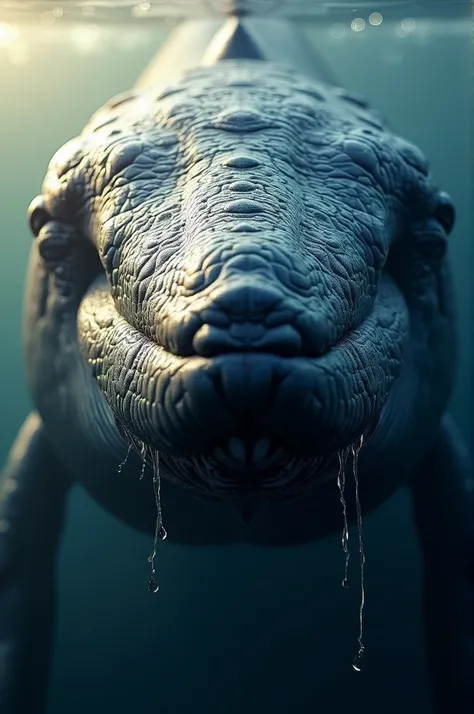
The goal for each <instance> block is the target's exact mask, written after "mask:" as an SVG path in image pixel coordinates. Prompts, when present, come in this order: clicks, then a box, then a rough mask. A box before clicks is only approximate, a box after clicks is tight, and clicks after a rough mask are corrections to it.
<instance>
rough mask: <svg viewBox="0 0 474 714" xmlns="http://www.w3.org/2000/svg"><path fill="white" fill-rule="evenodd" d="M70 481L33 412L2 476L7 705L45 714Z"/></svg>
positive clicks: (15, 712)
mask: <svg viewBox="0 0 474 714" xmlns="http://www.w3.org/2000/svg"><path fill="white" fill-rule="evenodd" d="M67 490H68V482H67V480H66V479H65V477H64V472H63V468H62V466H61V465H60V464H59V463H58V461H57V460H56V458H55V457H54V456H53V454H52V452H51V450H50V448H49V445H48V442H47V440H46V437H45V434H44V430H43V425H42V423H41V420H40V418H39V416H38V415H37V414H36V413H32V414H30V416H29V417H28V418H27V420H26V421H25V423H24V425H23V427H22V428H21V430H20V432H19V434H18V437H17V439H16V441H15V443H14V445H13V448H12V450H11V452H10V455H9V458H8V461H7V464H6V466H5V468H4V470H3V472H2V475H1V482H0V711H1V712H2V714H26V712H28V714H42V712H43V711H44V710H45V698H46V688H47V682H48V674H49V667H50V660H51V650H52V635H53V624H54V609H55V567H54V566H55V556H56V551H57V546H58V540H59V535H60V532H61V526H62V521H63V514H64V507H65V500H66V493H67Z"/></svg>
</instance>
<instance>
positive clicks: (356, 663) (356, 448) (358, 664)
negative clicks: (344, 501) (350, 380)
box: [351, 435, 365, 672]
mask: <svg viewBox="0 0 474 714" xmlns="http://www.w3.org/2000/svg"><path fill="white" fill-rule="evenodd" d="M363 444H364V437H363V435H362V436H361V437H360V440H359V443H358V444H353V445H352V447H351V450H352V471H353V474H354V488H355V501H356V513H357V531H358V534H359V562H360V606H359V637H358V643H359V651H358V652H357V654H356V656H355V657H354V659H353V662H352V666H353V668H354V669H355V671H356V672H360V671H361V669H362V667H363V660H364V652H365V647H364V639H363V630H364V627H363V626H364V605H365V586H364V564H365V553H364V541H363V537H362V511H361V507H360V498H359V474H358V466H359V453H360V450H361V449H362V446H363Z"/></svg>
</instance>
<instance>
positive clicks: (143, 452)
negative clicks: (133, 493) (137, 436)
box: [140, 441, 148, 481]
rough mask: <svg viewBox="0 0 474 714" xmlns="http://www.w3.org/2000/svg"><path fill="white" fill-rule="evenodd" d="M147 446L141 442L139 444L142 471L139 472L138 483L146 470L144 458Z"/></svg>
mask: <svg viewBox="0 0 474 714" xmlns="http://www.w3.org/2000/svg"><path fill="white" fill-rule="evenodd" d="M147 451H148V449H147V445H146V444H145V443H144V442H143V441H142V442H141V444H140V458H141V460H142V470H141V472H140V481H141V480H142V478H143V477H144V475H145V468H146V456H147Z"/></svg>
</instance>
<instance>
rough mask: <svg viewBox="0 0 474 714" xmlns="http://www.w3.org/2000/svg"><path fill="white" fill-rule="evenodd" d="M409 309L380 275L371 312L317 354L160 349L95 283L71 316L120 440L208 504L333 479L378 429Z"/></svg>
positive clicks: (284, 492) (283, 493) (100, 281)
mask: <svg viewBox="0 0 474 714" xmlns="http://www.w3.org/2000/svg"><path fill="white" fill-rule="evenodd" d="M408 323H409V320H408V311H407V308H406V304H405V301H404V299H403V297H402V296H401V294H400V292H399V291H398V289H397V288H396V286H395V285H394V283H393V282H392V281H391V280H390V279H389V278H387V279H386V280H382V281H381V287H380V289H379V293H378V295H377V298H376V300H375V303H374V306H373V309H372V311H371V312H370V313H369V315H368V316H367V317H366V318H365V320H364V321H363V323H362V324H361V325H359V326H358V328H356V329H354V330H352V331H351V332H349V333H347V334H346V335H345V336H344V338H343V339H342V340H340V341H339V342H338V343H337V344H336V345H334V347H333V348H331V349H330V350H328V352H326V353H325V354H323V355H321V356H320V357H305V356H301V355H299V356H283V355H278V354H272V353H265V352H244V353H239V352H225V353H223V354H218V355H213V356H210V357H203V356H199V355H192V356H179V355H175V354H173V353H171V352H169V351H167V350H166V349H165V348H163V347H162V346H160V345H158V344H156V343H155V342H153V341H152V340H150V338H149V337H147V336H146V335H144V334H143V333H141V332H139V331H138V330H137V329H136V328H134V327H133V326H132V325H131V324H130V323H129V322H127V320H125V319H124V317H123V316H122V315H121V314H120V313H119V312H118V310H117V308H116V306H115V304H114V300H113V298H112V296H111V294H110V288H109V286H108V284H107V282H106V279H105V278H104V277H99V278H97V279H96V280H95V281H94V282H93V283H92V284H91V286H90V288H89V290H88V291H87V292H86V294H85V296H84V298H83V301H82V303H81V306H80V309H79V313H78V334H79V340H80V344H81V348H82V352H83V354H84V356H85V358H86V361H87V362H88V365H89V367H90V369H91V371H92V375H93V377H94V378H95V379H96V381H97V383H98V385H99V387H100V389H101V391H102V394H103V395H104V396H105V399H106V401H107V403H108V405H109V407H110V408H111V409H112V412H113V414H114V417H115V420H116V424H117V427H118V430H119V432H120V433H121V435H122V437H123V438H124V439H125V441H127V442H128V443H129V444H130V445H131V446H132V447H133V448H134V450H135V451H137V452H138V454H140V455H141V456H142V458H145V460H148V461H150V462H153V459H154V458H155V455H156V454H157V453H159V455H160V460H161V464H162V466H163V468H164V473H166V476H167V477H168V478H169V479H170V480H173V481H175V482H178V483H179V484H180V485H181V486H184V487H186V488H189V489H192V490H193V491H195V492H196V493H197V494H199V495H200V496H203V497H206V498H211V499H213V498H217V499H223V498H230V499H232V498H235V497H239V498H240V497H242V494H243V493H246V494H257V493H258V494H261V495H262V497H263V498H268V499H280V498H288V497H291V495H292V494H295V495H296V494H299V493H301V492H302V491H304V490H305V489H306V488H308V487H310V486H311V485H313V484H321V483H324V482H326V481H327V480H328V479H330V478H333V477H334V476H335V475H336V474H337V469H338V462H339V455H340V453H341V452H342V451H343V450H344V449H347V448H350V446H351V445H353V444H355V443H357V442H358V440H360V438H361V436H363V437H364V438H365V439H366V440H367V438H368V436H369V435H370V434H371V433H372V431H373V430H374V428H375V425H376V424H377V422H378V420H379V419H380V416H381V414H382V410H383V409H384V406H385V404H386V403H387V400H388V398H389V395H390V392H391V388H392V385H393V383H394V382H395V380H396V379H397V377H398V374H399V370H400V367H401V364H402V361H403V359H402V358H403V350H404V346H405V342H406V340H407V336H408V332H409V329H408Z"/></svg>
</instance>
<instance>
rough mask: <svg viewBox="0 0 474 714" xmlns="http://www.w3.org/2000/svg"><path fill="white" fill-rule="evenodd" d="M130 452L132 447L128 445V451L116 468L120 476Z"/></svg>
mask: <svg viewBox="0 0 474 714" xmlns="http://www.w3.org/2000/svg"><path fill="white" fill-rule="evenodd" d="M131 450H132V445H131V444H129V445H128V450H127V453H126V454H125V458H124V460H123V461H122V462H121V463H120V464H119V465H118V466H117V473H118V474H121V473H122V471H123V468H124V466H125V464H126V463H127V461H128V457H129V456H130V452H131Z"/></svg>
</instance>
